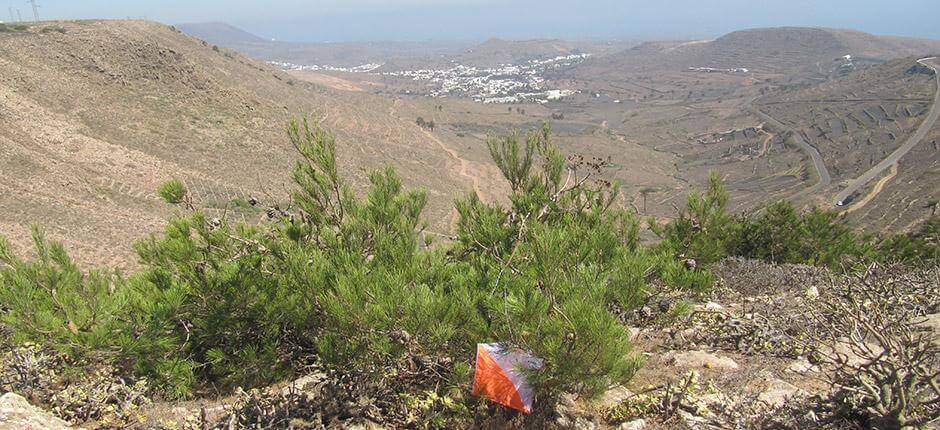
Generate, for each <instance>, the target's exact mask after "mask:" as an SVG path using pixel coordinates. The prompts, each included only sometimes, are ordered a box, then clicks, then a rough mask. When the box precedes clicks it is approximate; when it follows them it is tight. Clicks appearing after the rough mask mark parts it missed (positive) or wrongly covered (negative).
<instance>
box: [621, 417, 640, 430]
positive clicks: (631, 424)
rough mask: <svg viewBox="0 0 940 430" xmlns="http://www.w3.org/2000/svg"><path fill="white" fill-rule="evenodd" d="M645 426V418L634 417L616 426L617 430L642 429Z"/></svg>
mask: <svg viewBox="0 0 940 430" xmlns="http://www.w3.org/2000/svg"><path fill="white" fill-rule="evenodd" d="M645 428H646V420H644V419H643V418H640V419H636V420H633V421H627V422H625V423H623V424H620V427H617V430H643V429H645Z"/></svg>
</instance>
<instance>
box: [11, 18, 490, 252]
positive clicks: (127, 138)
mask: <svg viewBox="0 0 940 430" xmlns="http://www.w3.org/2000/svg"><path fill="white" fill-rule="evenodd" d="M407 106H408V104H407V103H406V102H403V101H395V100H391V99H385V98H378V97H376V96H372V95H369V94H365V93H345V92H339V91H333V90H330V89H327V88H324V87H320V86H316V85H312V84H308V83H304V82H300V81H297V80H295V79H293V78H291V77H290V76H288V75H286V74H284V73H282V72H280V71H279V70H276V69H275V68H272V67H269V66H267V65H265V64H262V63H260V62H258V61H255V60H250V59H247V58H245V57H242V56H241V55H238V54H236V53H234V52H231V51H227V50H224V49H218V48H213V47H212V46H211V45H208V44H207V43H206V42H202V41H199V40H197V39H194V38H192V37H188V36H185V35H183V34H180V33H178V32H175V31H173V30H172V29H171V28H170V27H167V26H163V25H160V24H156V23H152V22H142V21H83V22H58V23H42V24H37V25H32V26H30V27H28V28H27V29H26V30H23V31H17V32H12V33H0V207H3V208H4V210H3V211H0V234H2V235H4V236H7V237H9V238H10V239H11V240H12V241H13V242H14V245H16V247H17V248H20V249H23V248H25V245H26V244H27V243H28V240H29V239H28V238H29V235H28V227H29V225H30V223H32V222H37V223H39V224H41V225H43V226H44V227H45V228H46V229H47V230H48V233H49V234H50V236H51V237H53V238H55V239H57V240H62V241H64V242H65V244H66V245H67V246H68V247H69V249H71V250H73V253H74V255H75V256H77V258H78V259H79V260H80V261H82V262H85V263H92V264H101V263H109V264H117V265H119V266H124V267H127V266H129V265H133V264H134V261H133V259H132V258H131V257H130V256H131V255H132V252H131V249H130V243H131V242H132V241H133V240H134V239H137V238H140V237H142V236H144V235H146V234H148V233H151V232H155V231H157V230H158V229H160V228H161V227H162V226H163V224H164V222H165V220H166V219H167V218H168V217H169V216H170V215H172V213H173V210H171V209H170V208H169V207H167V206H166V205H165V204H163V203H161V202H158V201H157V199H156V198H155V196H154V194H153V192H154V190H155V189H156V187H157V185H158V184H160V183H161V182H163V181H165V180H167V179H169V178H170V177H179V178H181V179H182V180H184V181H185V182H186V183H187V184H188V185H189V186H190V188H191V189H192V191H193V192H194V194H195V197H196V200H197V204H199V205H202V206H208V207H210V208H215V212H214V215H215V216H222V215H223V214H225V215H226V216H228V217H230V218H236V219H244V220H254V219H259V218H262V217H264V213H263V212H264V211H263V210H262V209H259V208H254V207H250V206H248V205H246V204H244V202H245V201H246V200H247V199H248V198H249V197H255V198H257V199H259V200H261V205H260V206H264V205H269V204H274V203H282V204H283V203H284V202H285V200H286V196H287V190H286V188H285V187H284V184H285V183H286V182H288V180H289V178H288V173H289V168H290V166H291V164H292V162H293V160H294V153H293V149H292V148H291V147H290V146H289V144H288V142H287V140H286V138H285V136H284V133H283V127H284V125H285V123H286V121H287V120H288V119H289V118H290V117H292V116H295V115H301V114H304V113H316V114H317V115H319V117H321V118H322V119H323V121H324V122H325V124H326V126H327V127H328V128H330V129H331V130H333V131H335V132H336V134H337V140H338V147H339V148H341V149H340V151H339V157H340V164H341V167H342V168H343V169H344V172H346V177H351V178H353V182H354V184H355V185H357V186H361V185H363V184H364V183H365V182H366V179H365V177H366V174H367V172H368V171H370V170H372V169H374V168H378V167H381V166H383V165H386V164H391V165H393V166H395V167H397V168H398V170H399V172H400V173H401V174H402V176H403V177H404V179H405V181H406V183H407V184H409V185H414V186H423V187H425V188H427V189H428V191H429V193H430V194H431V195H432V196H436V197H437V198H432V199H431V203H430V207H429V208H428V211H427V213H426V215H427V216H428V219H429V220H430V221H431V229H432V230H435V229H436V230H445V229H447V227H448V226H449V223H450V222H451V221H452V218H451V217H450V216H449V215H450V214H452V211H453V208H452V205H451V202H452V199H451V198H450V197H451V196H454V195H456V194H459V193H463V192H466V191H469V190H470V189H471V186H472V185H471V181H470V176H468V175H467V173H466V171H467V170H468V169H474V171H476V172H477V173H476V174H477V175H478V176H479V177H482V178H485V177H486V175H487V171H486V169H484V168H482V167H477V166H476V164H474V162H471V161H467V160H464V159H462V158H461V157H462V155H461V152H460V151H461V150H460V148H456V149H451V148H450V147H448V146H447V144H446V143H444V142H442V141H441V140H439V139H436V138H435V137H434V136H433V134H431V133H428V132H426V131H424V130H422V129H420V128H418V127H417V126H415V125H414V123H413V119H408V120H401V119H399V117H398V113H397V110H398V109H407ZM483 183H484V184H485V183H486V182H485V180H484V182H483ZM118 244H120V245H118Z"/></svg>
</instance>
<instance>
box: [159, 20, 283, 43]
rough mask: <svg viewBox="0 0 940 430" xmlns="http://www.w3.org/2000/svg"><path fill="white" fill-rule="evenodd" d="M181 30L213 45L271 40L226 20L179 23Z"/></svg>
mask: <svg viewBox="0 0 940 430" xmlns="http://www.w3.org/2000/svg"><path fill="white" fill-rule="evenodd" d="M176 28H178V29H179V30H180V31H182V32H183V33H186V34H188V35H190V36H194V37H197V38H199V39H202V40H205V41H206V42H209V43H211V44H213V45H219V46H224V47H232V46H236V45H242V44H264V43H268V42H270V41H269V40H266V39H264V38H262V37H260V36H256V35H254V34H251V33H249V32H247V31H245V30H242V29H240V28H238V27H235V26H233V25H229V24H226V23H224V22H200V23H191V24H179V25H177V26H176Z"/></svg>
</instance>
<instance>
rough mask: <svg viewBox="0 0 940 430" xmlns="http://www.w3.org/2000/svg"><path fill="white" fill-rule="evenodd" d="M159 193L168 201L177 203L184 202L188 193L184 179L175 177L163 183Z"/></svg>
mask: <svg viewBox="0 0 940 430" xmlns="http://www.w3.org/2000/svg"><path fill="white" fill-rule="evenodd" d="M157 194H159V195H160V197H161V198H162V199H163V200H165V201H166V202H167V203H170V204H174V205H175V204H179V203H182V202H183V199H185V198H186V196H187V194H188V193H187V190H186V186H185V185H183V181H181V180H179V179H176V178H173V179H170V180H169V181H166V182H164V183H163V184H161V185H160V186H159V187H158V188H157Z"/></svg>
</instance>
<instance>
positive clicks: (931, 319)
mask: <svg viewBox="0 0 940 430" xmlns="http://www.w3.org/2000/svg"><path fill="white" fill-rule="evenodd" d="M917 326H918V327H920V328H922V329H924V330H925V331H930V332H933V340H934V342H936V343H938V344H940V314H930V315H927V316H925V317H924V318H923V321H917Z"/></svg>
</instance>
